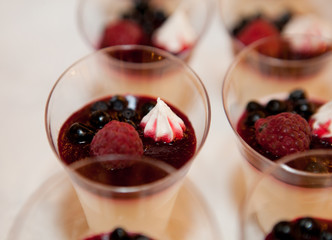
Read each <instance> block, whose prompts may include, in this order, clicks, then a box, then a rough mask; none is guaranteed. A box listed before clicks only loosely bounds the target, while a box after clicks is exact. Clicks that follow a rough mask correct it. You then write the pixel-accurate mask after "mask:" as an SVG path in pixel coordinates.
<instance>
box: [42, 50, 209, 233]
mask: <svg viewBox="0 0 332 240" xmlns="http://www.w3.org/2000/svg"><path fill="white" fill-rule="evenodd" d="M114 95H130V96H148V97H152V98H155V99H157V98H158V97H160V98H161V99H163V100H164V101H165V102H167V103H168V104H171V105H172V106H175V107H176V108H177V109H178V110H180V111H181V112H182V113H184V114H185V115H186V116H187V117H188V119H189V121H190V123H191V125H192V127H193V129H194V131H195V136H196V147H195V149H194V150H193V151H194V152H193V155H192V157H191V158H190V159H189V160H188V161H187V162H186V163H184V164H183V165H182V166H181V167H177V169H176V171H175V174H174V176H177V177H175V178H173V180H174V181H175V182H176V183H178V184H176V183H174V185H177V186H179V185H181V182H182V181H181V180H182V179H183V178H184V177H185V175H186V173H187V172H188V170H189V168H190V166H191V164H192V163H193V161H194V159H195V158H196V156H197V154H198V153H199V151H200V149H201V148H202V147H203V145H204V143H205V140H206V137H207V135H208V131H209V127H210V118H211V116H210V114H211V113H210V102H209V98H208V95H207V92H206V90H205V87H204V85H203V83H202V82H201V80H200V79H199V77H198V76H197V75H196V74H195V73H194V72H193V71H192V70H191V69H190V68H189V67H188V66H187V65H186V64H185V63H184V62H183V61H182V60H180V59H179V58H177V57H175V56H174V55H172V54H170V53H168V52H165V51H162V50H160V49H156V48H151V47H147V46H136V45H135V46H128V45H121V46H114V47H109V48H105V49H102V50H100V51H97V52H94V53H92V54H90V55H89V56H87V57H84V58H82V59H81V60H79V61H77V62H76V63H74V64H73V65H72V66H71V67H69V68H68V69H67V70H66V71H65V72H64V73H63V74H62V75H61V76H60V78H59V80H58V81H57V82H56V84H55V85H54V87H53V89H52V91H51V93H50V95H49V98H48V101H47V106H46V113H45V124H46V132H47V136H48V140H49V142H50V145H51V148H52V150H53V151H54V153H55V155H56V156H57V158H58V160H59V162H60V163H61V164H62V165H63V167H64V168H65V169H66V170H69V172H70V169H71V166H70V165H68V164H67V163H65V162H64V161H63V159H61V157H60V153H59V148H58V136H59V131H60V129H61V127H62V126H63V124H64V122H65V121H66V120H67V119H68V118H69V116H71V115H72V114H73V113H74V112H76V111H77V110H78V109H80V108H82V107H83V106H85V105H86V104H87V103H91V102H94V101H96V100H98V99H101V98H104V97H106V96H114ZM168 160H170V161H171V160H172V159H168ZM169 185H172V184H169ZM165 188H166V187H165ZM173 189H174V188H172V187H169V188H167V189H165V190H164V191H163V192H168V191H170V192H173V194H172V196H175V195H176V194H174V191H173ZM176 189H178V188H176ZM87 195H88V194H86V195H85V196H87ZM152 195H153V194H152ZM84 199H88V198H84ZM96 199H97V198H96V197H95V196H94V195H93V197H92V200H91V201H94V200H96ZM165 199H168V200H167V201H169V204H170V205H169V206H171V205H172V201H174V199H173V198H171V197H168V198H165ZM107 202H108V201H105V204H107ZM111 202H113V201H111ZM144 204H145V201H143V205H144ZM87 205H89V204H88V203H86V204H85V205H84V206H87ZM92 205H94V204H92ZM109 205H110V207H111V206H112V205H111V204H109ZM133 205H135V204H133ZM118 209H120V208H118ZM122 210H125V208H122ZM122 210H119V211H122ZM165 210H166V208H165ZM92 212H93V211H92ZM167 212H168V211H167ZM155 213H156V212H154V213H153V214H155ZM108 217H110V215H108ZM88 218H89V217H88ZM105 218H106V217H105ZM104 220H105V219H101V221H102V222H103V221H104ZM133 225H134V224H133ZM93 226H94V228H96V229H97V230H98V231H99V230H101V229H98V226H102V224H99V223H98V224H96V225H93ZM137 226H139V224H138V225H137ZM108 230H109V229H108Z"/></svg>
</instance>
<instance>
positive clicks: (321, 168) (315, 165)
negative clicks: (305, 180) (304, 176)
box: [304, 161, 329, 173]
mask: <svg viewBox="0 0 332 240" xmlns="http://www.w3.org/2000/svg"><path fill="white" fill-rule="evenodd" d="M304 170H305V171H307V172H312V173H328V172H329V171H328V169H327V167H326V166H325V165H324V164H322V163H320V162H314V161H311V162H310V163H308V164H307V166H306V167H305V169H304Z"/></svg>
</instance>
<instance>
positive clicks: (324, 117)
mask: <svg viewBox="0 0 332 240" xmlns="http://www.w3.org/2000/svg"><path fill="white" fill-rule="evenodd" d="M311 120H313V125H312V129H313V132H314V133H315V132H316V131H319V130H320V129H321V128H322V127H323V128H324V129H325V130H326V132H325V134H324V135H323V136H319V137H324V138H330V137H332V101H329V102H327V103H325V104H324V105H323V106H321V107H320V108H319V109H318V111H317V112H316V113H315V114H314V115H312V116H311Z"/></svg>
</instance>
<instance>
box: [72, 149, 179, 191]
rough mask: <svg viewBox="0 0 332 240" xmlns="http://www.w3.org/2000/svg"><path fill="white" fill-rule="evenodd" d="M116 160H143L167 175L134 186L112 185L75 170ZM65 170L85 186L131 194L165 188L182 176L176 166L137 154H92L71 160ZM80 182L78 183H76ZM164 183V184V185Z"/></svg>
mask: <svg viewBox="0 0 332 240" xmlns="http://www.w3.org/2000/svg"><path fill="white" fill-rule="evenodd" d="M118 160H120V161H121V160H125V161H127V160H129V161H136V162H145V163H147V164H149V165H157V167H158V168H160V169H163V170H165V171H166V172H167V176H165V177H162V178H160V179H158V180H156V181H153V182H150V183H145V184H140V185H134V186H112V185H108V184H104V183H99V182H96V181H93V180H91V179H89V178H87V177H85V176H82V175H81V174H79V173H77V172H76V171H75V170H76V169H79V168H81V167H83V166H86V165H89V164H91V163H96V162H99V163H102V162H109V161H118ZM66 170H67V171H68V172H69V175H71V174H73V175H74V177H75V178H77V179H80V181H82V182H83V184H84V185H87V186H94V188H95V189H97V190H98V191H107V192H113V193H119V194H133V193H135V192H141V191H143V192H144V191H148V190H151V189H155V188H158V187H161V188H162V189H164V188H167V187H168V186H171V185H173V184H174V183H175V182H177V180H178V179H180V178H181V177H182V172H181V171H178V170H177V169H176V168H174V167H172V166H171V165H169V164H167V163H165V162H163V161H161V160H158V159H153V158H150V157H146V156H137V155H126V154H108V155H102V156H94V157H88V158H85V159H81V160H79V161H76V162H73V163H72V164H70V165H68V167H67V168H66ZM78 184H80V183H78ZM164 185H166V186H164Z"/></svg>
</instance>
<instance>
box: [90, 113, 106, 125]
mask: <svg viewBox="0 0 332 240" xmlns="http://www.w3.org/2000/svg"><path fill="white" fill-rule="evenodd" d="M110 120H111V117H110V115H109V114H108V113H107V112H105V111H94V112H92V113H91V114H90V123H91V125H92V126H94V127H96V128H99V129H101V128H103V127H104V126H105V125H106V124H107V123H108V122H109V121H110Z"/></svg>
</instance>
